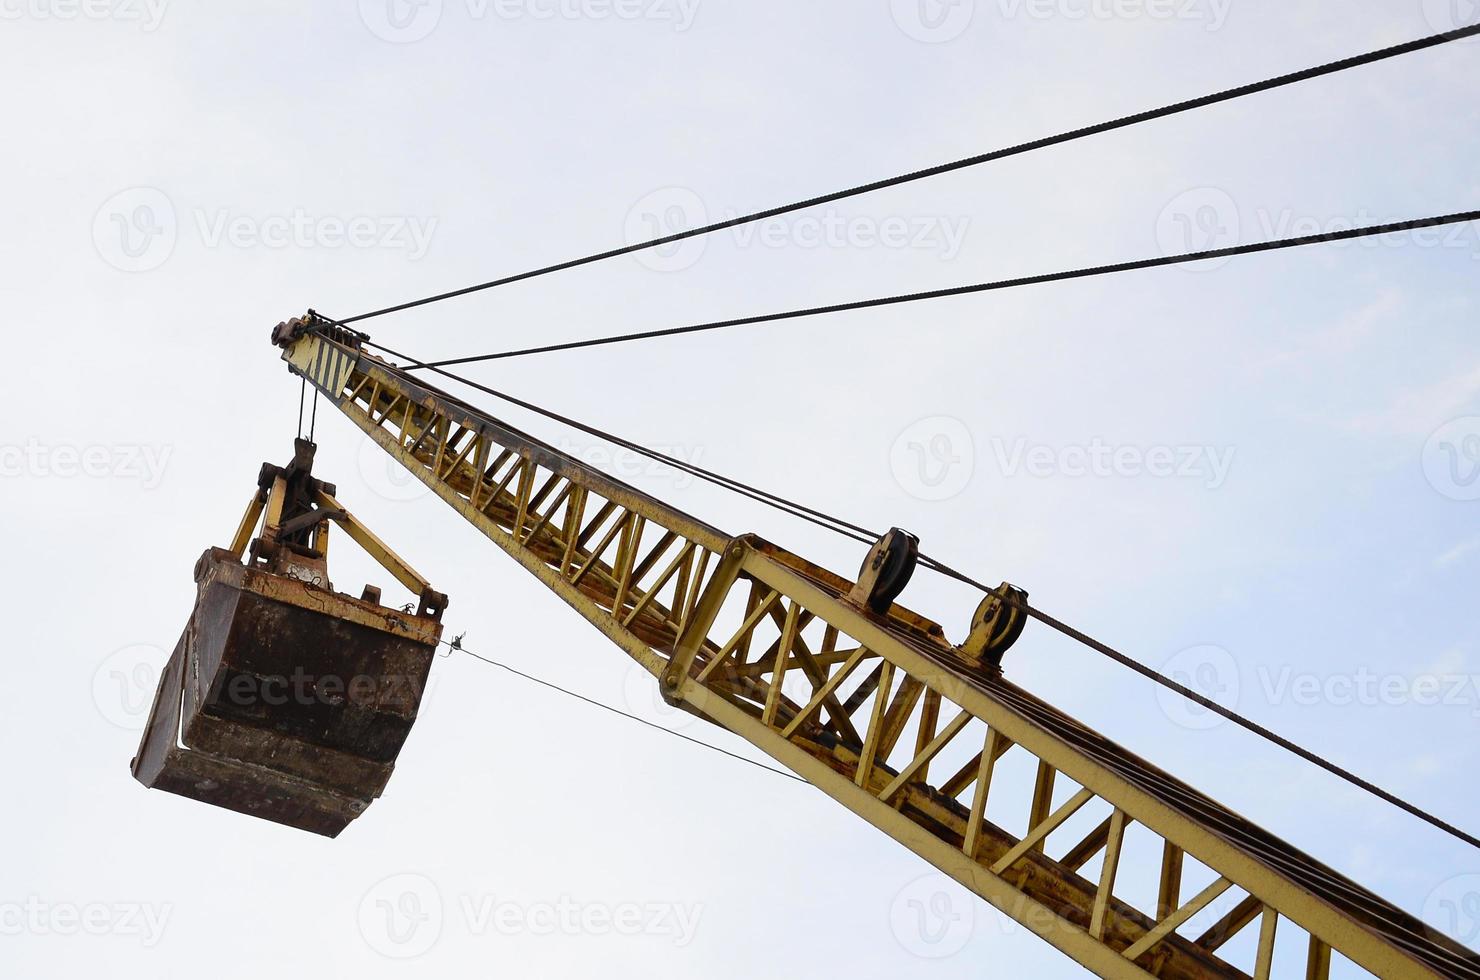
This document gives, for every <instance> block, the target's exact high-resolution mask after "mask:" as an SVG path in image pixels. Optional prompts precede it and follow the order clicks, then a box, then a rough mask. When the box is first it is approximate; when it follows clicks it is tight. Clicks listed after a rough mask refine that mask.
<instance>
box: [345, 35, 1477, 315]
mask: <svg viewBox="0 0 1480 980" xmlns="http://www.w3.org/2000/svg"><path fill="white" fill-rule="evenodd" d="M1476 35H1480V25H1476V26H1473V27H1461V28H1459V29H1457V30H1453V31H1447V32H1445V33H1442V34H1434V35H1431V36H1429V37H1424V38H1419V39H1417V40H1414V41H1409V42H1407V43H1405V44H1398V45H1394V46H1393V47H1389V48H1382V49H1379V50H1377V51H1370V52H1368V53H1366V54H1360V55H1356V56H1354V57H1351V58H1344V59H1342V60H1340V61H1333V62H1330V63H1329V64H1325V65H1318V66H1316V67H1314V68H1307V69H1305V70H1304V71H1298V72H1294V73H1292V74H1288V75H1279V76H1277V77H1275V78H1269V79H1265V80H1264V81H1261V82H1254V83H1252V84H1249V85H1241V86H1239V87H1238V88H1231V89H1226V90H1224V91H1222V92H1215V93H1213V94H1212V95H1205V96H1202V97H1201V98H1196V99H1189V100H1187V101H1185V102H1177V103H1174V104H1172V105H1168V106H1163V107H1162V108H1159V109H1150V110H1147V111H1145V112H1138V113H1136V114H1134V115H1130V116H1122V117H1120V118H1119V119H1112V120H1109V121H1108V122H1102V123H1097V124H1096V125H1093V126H1085V127H1083V128H1081V129H1072V130H1069V131H1068V132H1064V133H1059V134H1057V135H1055V136H1046V137H1043V138H1042V139H1036V140H1032V141H1030V142H1027V143H1019V144H1017V145H1015V146H1009V147H1004V148H1002V149H999V150H992V151H990V152H987V153H981V154H978V155H976V156H971V157H966V158H964V159H961V160H955V161H953V162H950V163H943V164H939V165H937V166H934V167H927V168H925V169H923V170H916V171H913V172H911V173H907V174H901V175H899V176H897V177H889V178H887V179H884V180H876V181H873V182H872V183H868V184H860V185H858V186H857V187H850V188H847V189H846V190H841V191H835V192H833V193H831V194H823V195H820V196H818V197H811V198H807V199H806V200H803V201H797V202H796V203H794V204H786V205H782V206H781V207H775V208H769V209H767V210H765V211H756V212H754V213H752V214H746V215H742V216H740V217H736V218H730V219H728V220H725V221H717V222H715V223H714V224H709V225H705V226H703V227H702V228H693V229H689V230H687V231H681V232H677V233H675V234H672V235H665V236H663V237H662V238H654V239H652V240H650V241H645V242H639V243H637V244H634V245H627V246H624V247H622V248H614V249H610V250H608V251H605V252H597V253H595V254H593V255H587V256H585V257H583V258H578V259H571V260H569V261H566V262H559V263H556V264H555V265H547V266H544V267H543V268H539V269H532V270H530V271H528V272H521V273H518V274H517V275H511V276H504V277H503V278H501V279H494V280H492V281H491V282H484V283H479V284H478V285H476V286H467V287H465V288H463V289H454V290H452V291H451V292H445V293H438V294H436V295H434V296H427V297H425V298H423V299H418V300H412V301H411V302H408V303H398V304H396V305H395V306H387V307H386V308H384V309H380V310H374V311H372V312H370V313H361V314H359V315H358V316H352V317H350V318H349V319H348V320H344V321H342V322H344V323H358V322H359V321H361V320H369V319H371V318H372V317H378V316H385V315H386V314H388V313H399V312H401V311H402V310H410V309H414V308H416V307H418V306H426V305H428V304H431V303H440V302H442V301H443V300H448V299H454V298H456V297H458V296H467V295H469V294H471V293H478V292H482V291H483V290H486V289H494V288H497V287H499V286H507V285H510V284H511V283H516V282H522V281H524V280H526V279H535V278H538V277H540V276H545V275H549V274H550V273H553V272H561V271H564V270H566V269H574V268H577V267H579V266H583V265H590V264H592V263H595V262H601V261H603V260H605V259H612V258H616V257H618V256H621V255H630V254H632V253H634V252H641V251H644V250H646V249H650V248H656V247H658V246H660V245H670V244H672V243H674V242H681V241H684V240H685V239H689V238H697V237H699V236H701V235H708V234H712V233H713V232H716V231H723V230H724V229H726V228H735V227H738V226H740V225H746V224H751V223H753V222H756V221H764V220H766V219H767V218H776V217H780V216H781V215H784V214H791V213H792V212H794V211H801V210H805V209H806V208H811V207H816V206H818V205H822V204H832V203H834V202H836V201H842V200H846V199H848V198H851V197H858V196H860V195H863V194H869V193H872V192H873V191H878V190H883V189H885V188H887V187H898V186H900V185H901V184H908V183H912V182H914V181H917V180H924V179H926V178H927V177H935V176H938V175H940V174H946V173H951V172H952V171H956V170H965V169H966V168H968V167H975V166H979V165H981V164H984V163H990V162H992V161H995V160H1005V159H1007V158H1008V157H1014V156H1019V155H1021V154H1024V153H1030V152H1032V151H1034V150H1041V149H1044V148H1046V147H1050V146H1058V145H1060V144H1063V143H1071V142H1073V141H1075V140H1080V139H1084V138H1086V137H1089V136H1095V135H1098V134H1100V133H1108V132H1112V131H1114V130H1117V129H1126V128H1128V127H1131V126H1136V125H1139V124H1141V123H1144V122H1150V121H1152V120H1155V119H1165V118H1166V117H1168V116H1175V115H1178V114H1179V113H1183V112H1190V111H1192V110H1193V109H1201V108H1204V107H1206V106H1211V105H1217V104H1218V103H1220V102H1231V101H1233V100H1234V99H1240V98H1243V97H1244V96H1248V95H1255V94H1257V93H1260V92H1268V91H1272V90H1274V89H1278V88H1283V87H1285V86H1288V85H1295V84H1297V83H1299V82H1304V81H1309V80H1311V79H1314V78H1320V77H1322V76H1325V75H1334V74H1336V73H1337V72H1342V71H1346V70H1347V69H1350V68H1358V67H1361V66H1363V65H1370V64H1374V63H1376V62H1379V61H1386V60H1387V59H1389V58H1397V57H1400V56H1402V55H1405V54H1413V53H1414V52H1417V51H1423V50H1426V49H1428V48H1434V47H1438V46H1439V45H1441V44H1448V43H1451V42H1453V41H1460V40H1463V39H1465V38H1469V37H1474V36H1476Z"/></svg>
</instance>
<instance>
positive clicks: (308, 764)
mask: <svg viewBox="0 0 1480 980" xmlns="http://www.w3.org/2000/svg"><path fill="white" fill-rule="evenodd" d="M291 470H292V467H289V468H286V469H283V470H278V469H276V468H273V467H268V468H264V473H265V474H267V475H268V477H270V478H265V479H264V481H263V483H264V491H263V493H264V498H263V499H262V500H260V501H257V500H254V507H255V506H257V504H259V503H260V504H261V508H260V509H262V510H263V511H265V512H266V513H267V515H268V518H269V523H268V524H267V526H266V528H265V530H264V532H263V537H262V538H259V539H258V541H257V542H254V543H253V546H252V548H251V558H250V560H249V561H248V562H247V563H243V561H242V558H241V554H240V552H239V551H238V550H232V549H223V548H212V549H209V550H208V551H207V552H206V553H205V554H204V555H202V556H201V559H200V561H199V562H198V563H197V565H196V573H195V580H196V585H197V593H196V603H195V608H194V610H193V611H192V613H191V615H190V620H189V622H188V623H187V625H186V627H185V631H184V633H183V634H182V635H181V637H180V641H179V643H178V644H177V645H176V647H175V650H174V653H173V655H172V656H171V657H170V660H169V663H168V665H167V666H166V668H165V670H164V673H163V675H162V677H161V678H160V683H159V690H158V693H157V694H156V696H155V701H154V706H153V709H152V711H151V714H150V717H149V723H148V726H147V728H146V730H145V733H144V738H143V742H142V744H141V745H140V747H139V751H138V754H137V755H136V756H135V758H134V761H133V773H134V776H135V778H136V779H138V780H139V781H140V782H141V783H143V784H144V785H145V786H148V787H150V788H153V789H162V790H165V791H167V792H171V793H176V794H178V795H180V796H186V797H189V798H191V799H195V800H200V801H202V802H205V803H210V804H213V805H215V806H220V807H225V808H227V809H231V810H236V811H238V812H240V813H245V814H248V815H251V816H255V817H261V818H263V819H266V820H272V821H275V822H277V823H281V824H286V825H287V826H290V827H296V828H298V829H300V830H306V831H310V832H312V833H316V834H323V835H325V836H328V837H334V836H337V835H338V834H339V833H340V832H341V831H342V830H344V828H345V827H346V826H348V824H349V823H350V821H352V820H354V819H355V818H356V817H357V816H359V815H360V814H361V813H363V812H364V810H365V808H366V807H368V806H369V805H370V803H371V802H373V801H374V800H375V799H376V798H377V797H379V796H380V794H381V791H382V790H383V789H384V788H385V785H386V782H387V780H389V779H390V775H391V771H392V769H393V768H394V765H395V760H396V757H397V755H398V754H399V753H400V751H401V747H402V745H403V744H404V743H405V741H406V737H407V735H408V734H409V733H410V731H411V727H412V725H413V724H414V723H415V721H416V715H417V710H418V708H419V707H420V704H421V698H422V694H423V692H424V691H425V689H426V683H427V678H428V675H429V673H430V671H431V665H432V660H433V659H434V658H435V655H436V651H437V646H438V643H439V642H440V640H441V635H442V626H441V623H440V616H441V609H442V607H443V606H444V605H445V598H443V597H441V596H439V595H438V594H436V593H432V592H430V590H429V589H424V590H423V592H424V601H423V603H422V608H421V610H420V611H419V612H416V613H413V612H411V611H410V609H411V608H412V607H407V608H406V609H393V608H389V607H386V606H383V605H381V604H380V603H379V601H378V597H379V593H378V590H376V589H372V588H367V589H366V592H365V596H364V597H363V598H353V597H351V596H348V595H344V594H341V593H337V592H335V591H333V589H332V587H330V586H329V583H328V581H327V577H326V575H324V574H318V573H317V572H315V571H314V569H315V568H316V567H317V568H319V569H322V570H323V571H325V572H326V570H327V565H326V564H325V563H324V553H323V544H324V539H322V538H318V537H316V536H315V535H316V534H317V533H318V532H315V535H308V536H306V537H305V536H302V535H303V534H304V533H305V532H306V531H309V530H312V529H313V525H312V524H311V521H310V520H309V519H303V518H302V516H301V515H295V514H293V513H291V512H292V510H294V508H293V507H291V506H289V507H283V506H280V504H281V501H278V502H274V501H273V500H272V495H273V493H274V492H275V490H277V491H283V492H285V493H287V495H288V497H289V498H291V496H292V495H291V493H290V492H289V486H288V485H287V484H288V483H289V482H290V481H292V480H297V481H300V482H301V481H303V480H309V481H311V478H309V477H307V467H301V468H300V471H299V472H297V473H293V472H291ZM285 475H286V476H287V477H288V480H284V479H283V477H284V476H285ZM326 487H327V485H324V484H318V485H316V486H313V487H311V488H310V489H311V490H312V491H313V492H315V493H321V494H324V496H325V498H326V499H328V500H331V501H332V495H331V494H332V488H328V490H329V492H328V493H325V488H326ZM298 509H299V510H303V511H304V513H307V514H309V515H313V514H315V513H322V514H323V515H324V520H326V521H327V520H330V519H333V520H340V519H341V518H342V519H344V520H350V521H352V520H353V519H352V518H349V517H348V515H347V514H345V513H344V512H343V510H342V508H338V507H337V506H336V507H334V508H327V507H325V508H321V509H317V510H316V509H314V508H313V507H312V506H308V507H306V508H304V507H300V508H298ZM251 517H252V513H251V512H250V511H249V521H247V522H244V527H245V526H248V524H249V523H250V518H251ZM274 519H275V520H276V522H277V523H276V524H274V523H273V520H274ZM290 522H291V523H290ZM284 526H291V527H293V528H295V530H296V532H297V534H298V535H300V536H299V537H298V538H297V539H296V540H286V539H285V538H286V536H285V535H283V533H282V528H283V527H284ZM353 533H354V532H353V531H352V535H353ZM362 533H363V532H362ZM264 542H265V544H264ZM239 543H241V542H239ZM377 544H378V542H377ZM243 550H244V549H243ZM305 570H307V574H306V573H305ZM400 570H402V571H404V565H401V567H400ZM427 596H431V597H435V601H433V602H431V603H428V602H427V601H425V598H426V597H427Z"/></svg>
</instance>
